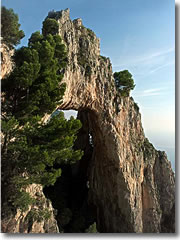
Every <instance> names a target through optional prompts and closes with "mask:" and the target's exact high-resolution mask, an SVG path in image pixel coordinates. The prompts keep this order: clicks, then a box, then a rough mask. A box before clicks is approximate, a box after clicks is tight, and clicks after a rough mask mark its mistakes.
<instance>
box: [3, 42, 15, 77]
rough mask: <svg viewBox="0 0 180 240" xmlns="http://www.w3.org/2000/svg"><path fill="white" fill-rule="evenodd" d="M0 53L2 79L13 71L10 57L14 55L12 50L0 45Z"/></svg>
mask: <svg viewBox="0 0 180 240" xmlns="http://www.w3.org/2000/svg"><path fill="white" fill-rule="evenodd" d="M0 52H1V76H0V78H1V79H2V78H3V77H5V76H6V75H7V74H9V73H10V72H11V71H12V69H13V63H12V60H11V57H12V56H13V54H14V50H13V49H10V48H9V47H8V46H7V45H6V44H4V43H1V47H0Z"/></svg>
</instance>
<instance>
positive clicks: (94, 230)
mask: <svg viewBox="0 0 180 240" xmlns="http://www.w3.org/2000/svg"><path fill="white" fill-rule="evenodd" d="M85 232H86V233H97V232H98V231H97V229H96V223H93V224H92V225H90V226H89V228H88V229H86V231H85Z"/></svg>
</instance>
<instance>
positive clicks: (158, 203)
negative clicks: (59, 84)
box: [53, 9, 175, 232]
mask: <svg viewBox="0 0 180 240" xmlns="http://www.w3.org/2000/svg"><path fill="white" fill-rule="evenodd" d="M53 17H55V18H56V19H57V20H58V23H59V34H60V35H61V36H62V38H63V41H64V43H65V44H66V46H67V50H68V59H69V64H68V66H67V69H66V71H65V76H64V82H65V83H66V86H67V87H66V92H65V95H64V98H63V103H62V104H61V105H60V106H59V108H60V109H62V110H68V109H74V110H77V111H78V114H79V118H80V119H81V121H82V124H83V125H84V127H85V126H88V127H87V128H88V129H87V128H86V127H85V128H86V129H87V133H86V134H88V131H90V132H91V133H92V137H93V144H94V148H93V154H92V159H91V161H90V164H89V166H88V180H89V184H90V190H89V200H90V201H91V202H92V203H93V204H94V205H95V206H96V209H97V227H98V230H99V231H100V232H161V231H162V229H163V231H165V230H164V225H163V222H164V219H165V218H167V216H169V217H170V216H171V215H172V212H171V211H172V209H173V205H174V198H175V196H174V191H175V188H174V173H173V171H172V169H171V165H170V163H169V161H168V160H167V157H166V154H165V153H164V152H160V151H156V150H155V149H154V147H153V146H152V145H151V144H150V143H149V141H148V140H147V139H146V138H145V136H144V131H143V128H142V124H141V115H140V113H139V109H138V107H137V105H136V103H135V102H134V100H133V99H132V98H131V97H125V98H123V97H121V96H119V94H118V92H117V90H116V88H115V85H114V79H113V74H112V66H111V63H110V60H109V58H105V57H103V56H100V47H99V39H98V38H97V37H96V35H95V34H94V33H93V32H92V31H91V30H90V29H87V28H85V27H84V26H83V24H82V21H81V19H76V20H74V21H71V20H70V18H69V9H66V10H65V11H61V12H57V13H56V14H54V15H53ZM86 137H87V136H86ZM84 143H85V142H84ZM156 167H157V168H156ZM157 169H158V170H159V171H161V173H162V176H161V177H159V172H158V171H157ZM164 182H166V185H167V187H166V188H162V185H163V184H164ZM173 228H174V226H173V225H172V224H171V226H169V229H167V231H173Z"/></svg>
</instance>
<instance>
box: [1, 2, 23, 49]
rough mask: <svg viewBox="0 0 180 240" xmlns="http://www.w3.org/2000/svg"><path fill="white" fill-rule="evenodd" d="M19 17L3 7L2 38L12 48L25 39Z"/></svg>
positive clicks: (11, 10)
mask: <svg viewBox="0 0 180 240" xmlns="http://www.w3.org/2000/svg"><path fill="white" fill-rule="evenodd" d="M20 26H21V25H20V24H19V18H18V15H17V14H15V13H14V11H13V9H7V8H6V7H4V6H2V7H1V36H2V37H3V41H4V42H5V43H6V44H7V45H9V46H10V47H13V46H16V45H17V44H19V43H20V40H21V39H22V38H23V37H24V32H23V31H22V30H19V28H20Z"/></svg>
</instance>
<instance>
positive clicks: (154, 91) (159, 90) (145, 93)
mask: <svg viewBox="0 0 180 240" xmlns="http://www.w3.org/2000/svg"><path fill="white" fill-rule="evenodd" d="M165 89H166V88H152V89H145V90H143V91H137V92H136V93H134V94H133V96H134V97H149V96H158V95H162V94H164V90H165Z"/></svg>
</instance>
